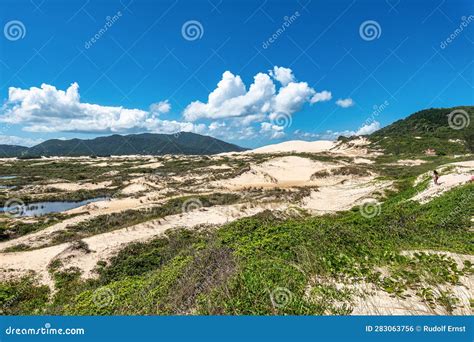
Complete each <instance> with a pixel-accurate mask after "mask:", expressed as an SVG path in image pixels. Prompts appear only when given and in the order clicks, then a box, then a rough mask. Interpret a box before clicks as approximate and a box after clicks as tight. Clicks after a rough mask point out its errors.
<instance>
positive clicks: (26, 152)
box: [0, 132, 246, 158]
mask: <svg viewBox="0 0 474 342" xmlns="http://www.w3.org/2000/svg"><path fill="white" fill-rule="evenodd" d="M244 150H246V149H245V148H243V147H240V146H237V145H234V144H229V143H226V142H225V141H222V140H219V139H216V138H212V137H209V136H205V135H200V134H195V133H189V132H180V133H177V134H152V133H143V134H130V135H118V134H115V135H111V136H106V137H98V138H95V139H90V140H85V139H70V140H60V139H51V140H47V141H44V142H42V143H40V144H38V145H35V146H33V147H30V148H28V147H23V146H13V145H0V157H21V158H34V157H39V156H46V157H50V156H71V157H77V156H110V155H132V154H138V155H164V154H196V155H203V154H216V153H222V152H238V151H244Z"/></svg>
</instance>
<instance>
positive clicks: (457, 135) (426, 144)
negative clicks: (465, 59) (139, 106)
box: [0, 106, 474, 158]
mask: <svg viewBox="0 0 474 342" xmlns="http://www.w3.org/2000/svg"><path fill="white" fill-rule="evenodd" d="M368 138H369V139H370V140H371V141H372V146H373V147H374V148H379V149H383V150H384V151H385V152H386V153H390V154H420V153H423V152H425V151H426V150H428V149H432V150H434V151H435V152H436V154H439V155H443V154H464V153H473V152H474V106H460V107H453V108H430V109H426V110H422V111H419V112H416V113H414V114H412V115H410V116H408V117H407V118H405V119H401V120H398V121H396V122H394V123H392V124H390V125H388V126H386V127H384V128H381V129H379V130H378V131H376V132H374V133H372V134H371V135H369V136H368ZM347 139H350V138H345V137H340V138H339V140H347ZM244 150H246V148H243V147H240V146H237V145H234V144H230V143H227V142H225V141H222V140H219V139H216V138H213V137H209V136H205V135H200V134H195V133H189V132H180V133H177V134H152V133H143V134H130V135H118V134H115V135H111V136H105V137H98V138H95V139H90V140H84V139H70V140H60V139H51V140H47V141H44V142H42V143H40V144H38V145H35V146H33V147H29V148H28V147H24V146H15V145H0V157H21V158H35V157H40V156H109V155H132V154H138V155H164V154H194V155H204V154H216V153H222V152H239V151H244Z"/></svg>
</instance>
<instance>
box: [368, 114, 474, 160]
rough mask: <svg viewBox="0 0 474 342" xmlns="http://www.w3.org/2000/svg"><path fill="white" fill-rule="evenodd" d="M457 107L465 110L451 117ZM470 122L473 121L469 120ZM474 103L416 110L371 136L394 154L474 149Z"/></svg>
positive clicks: (441, 152) (381, 146) (379, 146)
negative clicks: (432, 150) (430, 150)
mask: <svg viewBox="0 0 474 342" xmlns="http://www.w3.org/2000/svg"><path fill="white" fill-rule="evenodd" d="M455 110H458V111H459V110H462V111H464V112H465V113H467V115H465V114H463V113H462V112H459V113H458V114H456V113H455V114H453V116H452V117H451V122H452V123H451V124H452V125H453V126H454V127H456V128H457V129H453V128H451V127H450V125H449V122H450V119H449V118H450V117H449V114H450V113H453V111H455ZM468 122H470V124H468ZM473 122H474V107H472V106H465V107H454V108H431V109H427V110H422V111H420V112H417V113H414V114H412V115H410V116H409V117H407V118H406V119H402V120H399V121H396V122H394V123H393V124H391V125H389V126H387V127H384V128H382V129H380V130H378V131H376V132H375V133H373V134H371V135H370V136H369V139H370V140H371V141H372V143H373V144H372V147H375V148H382V149H384V150H385V152H386V153H390V154H395V155H415V154H421V153H423V152H424V151H425V150H427V149H434V150H435V151H436V154H437V155H453V154H464V153H473V152H474V124H473Z"/></svg>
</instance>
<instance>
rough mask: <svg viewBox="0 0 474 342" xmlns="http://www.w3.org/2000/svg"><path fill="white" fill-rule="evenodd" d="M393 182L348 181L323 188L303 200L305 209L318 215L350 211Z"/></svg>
mask: <svg viewBox="0 0 474 342" xmlns="http://www.w3.org/2000/svg"><path fill="white" fill-rule="evenodd" d="M391 184H392V183H391V182H375V181H369V180H367V179H365V180H364V179H359V180H352V181H346V182H343V183H342V184H337V185H333V186H322V187H319V188H318V190H316V191H314V190H313V191H311V195H310V196H308V197H306V198H304V199H303V206H302V207H303V208H305V209H309V210H311V211H313V212H315V213H318V214H325V213H330V212H336V211H342V210H349V209H351V208H352V207H354V206H355V205H357V204H362V203H363V200H365V199H367V198H369V197H371V195H372V194H373V193H374V192H376V191H381V190H384V189H386V188H388V187H389V186H390V185H391Z"/></svg>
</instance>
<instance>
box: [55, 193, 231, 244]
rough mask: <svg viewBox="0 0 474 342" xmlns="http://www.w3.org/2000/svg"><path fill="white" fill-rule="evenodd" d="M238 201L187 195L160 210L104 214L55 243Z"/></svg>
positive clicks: (57, 237)
mask: <svg viewBox="0 0 474 342" xmlns="http://www.w3.org/2000/svg"><path fill="white" fill-rule="evenodd" d="M238 200H239V196H237V195H235V194H220V193H215V194H210V195H199V196H184V197H179V198H174V199H171V200H169V201H167V202H166V203H164V204H163V205H160V206H157V207H151V208H148V209H143V210H132V209H129V210H125V211H122V212H118V213H113V214H109V215H101V216H97V217H94V218H92V219H90V220H87V221H85V222H81V223H79V224H77V225H72V226H68V227H66V229H65V230H61V231H58V232H56V233H55V235H54V237H53V240H52V244H59V243H63V242H68V241H75V240H79V239H83V238H85V237H87V236H91V235H96V234H101V233H105V232H108V231H111V230H116V229H121V228H125V227H129V226H132V225H135V224H138V223H142V222H146V221H150V220H154V219H160V218H163V217H165V216H169V215H175V214H181V213H183V212H185V211H188V210H192V209H196V208H199V207H211V206H214V205H224V204H232V203H236V202H237V201H238Z"/></svg>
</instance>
